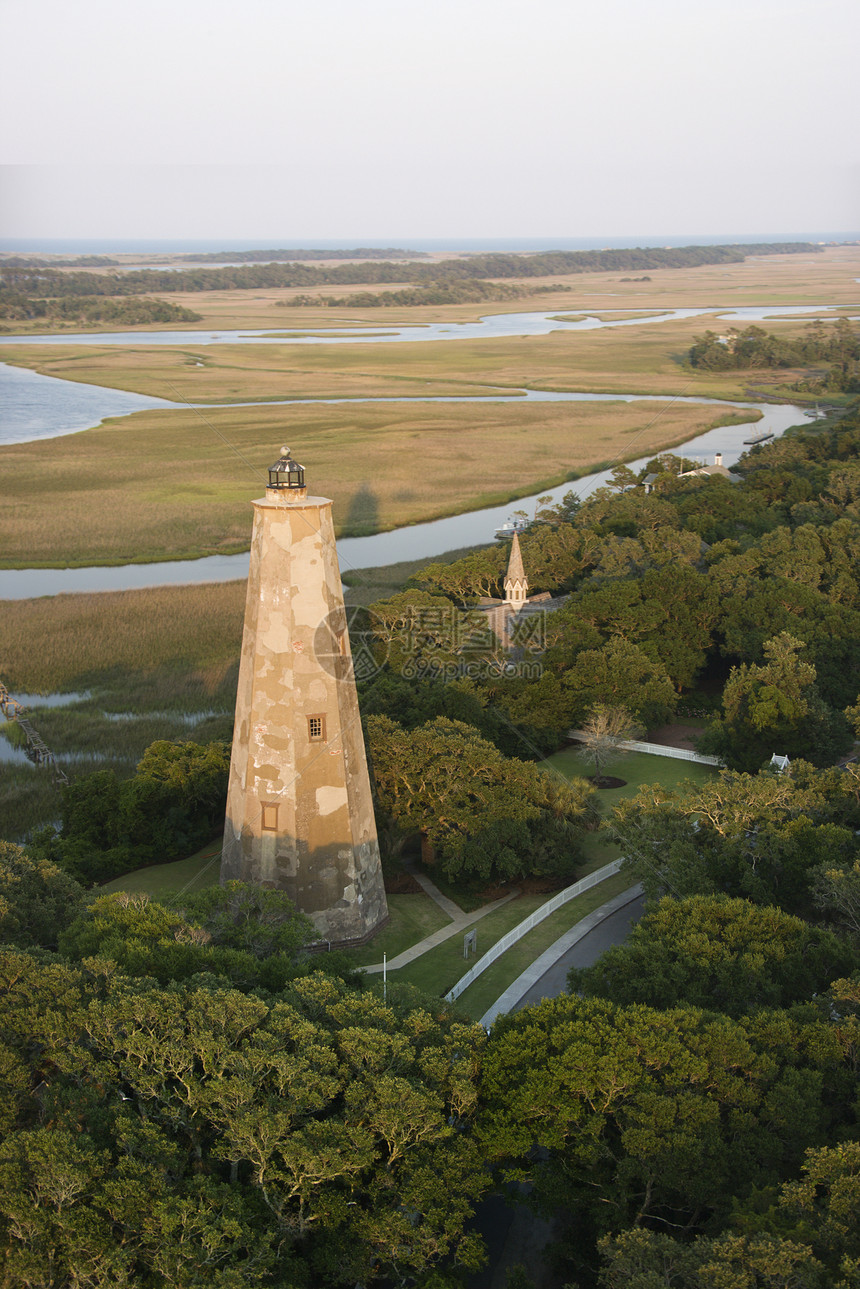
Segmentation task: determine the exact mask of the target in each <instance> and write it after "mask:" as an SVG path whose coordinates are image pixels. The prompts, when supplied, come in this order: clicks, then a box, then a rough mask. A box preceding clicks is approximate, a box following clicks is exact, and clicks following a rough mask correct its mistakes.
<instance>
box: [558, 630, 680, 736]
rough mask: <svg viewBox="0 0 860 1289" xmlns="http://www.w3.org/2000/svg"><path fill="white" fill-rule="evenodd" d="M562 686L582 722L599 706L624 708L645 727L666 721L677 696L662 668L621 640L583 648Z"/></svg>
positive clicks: (670, 714)
mask: <svg viewBox="0 0 860 1289" xmlns="http://www.w3.org/2000/svg"><path fill="white" fill-rule="evenodd" d="M562 683H563V687H564V690H565V691H566V693H567V695H568V699H569V701H570V703H571V706H572V708H573V710H572V711H571V719H572V721H573V722H574V723H576V722H577V721H581V720H582V718H583V717H584V715H585V713H586V712H588V711H589V710H590V709H591V708H593V707H594V706H595V705H596V704H598V703H605V704H606V705H607V706H611V707H623V708H625V709H626V710H627V711H628V712H630V714H631V716H632V717H633V718H635V719H636V720H637V721H640V722H641V723H642V724H643V725H644V726H646V728H652V729H653V728H655V727H656V726H658V725H662V724H664V722H665V721H667V720H669V719H670V717H671V716H672V713H673V712H674V710H675V707H676V704H677V696H676V694H675V691H674V689H673V686H672V682H671V680H670V679H669V677H668V675H667V674H666V670H665V668H664V667H663V666H662V665H661V664H660V663H659V662H655V661H654V660H653V659H652V658H649V657H648V655H647V654H646V653H645V652H644V651H643V650H642V649H641V648H639V647H638V646H637V645H635V644H631V643H630V642H629V641H627V640H623V639H620V638H616V639H612V640H610V641H609V643H608V644H605V645H604V646H603V647H602V648H600V649H585V650H583V652H582V653H580V654H579V656H578V657H577V659H576V662H575V663H574V665H573V666H572V667H571V669H570V671H568V672H566V673H565V675H564V677H563V682H562Z"/></svg>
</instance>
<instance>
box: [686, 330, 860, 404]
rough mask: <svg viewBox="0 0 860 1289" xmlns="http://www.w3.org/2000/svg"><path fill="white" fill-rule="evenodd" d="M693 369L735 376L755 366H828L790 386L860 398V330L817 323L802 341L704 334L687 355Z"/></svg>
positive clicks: (754, 333) (758, 334) (756, 334)
mask: <svg viewBox="0 0 860 1289" xmlns="http://www.w3.org/2000/svg"><path fill="white" fill-rule="evenodd" d="M689 359H690V364H691V366H693V367H701V368H704V369H705V370H706V371H736V370H748V369H751V368H756V367H807V366H810V365H811V364H813V363H830V364H831V367H830V369H829V371H827V372H822V373H821V374H816V375H815V376H811V377H807V378H804V379H803V380H800V381H798V382H797V383H796V384H795V385H793V386H792V388H793V389H798V390H805V391H807V392H813V393H815V392H818V391H822V392H823V391H824V390H836V391H842V392H843V393H849V394H853V393H860V330H855V328H854V327H852V326H851V323H850V322H849V320H848V319H847V318H838V319H837V320H836V321H835V322H834V323H833V325H832V326H831V327H827V326H825V324H824V323H823V322H822V321H821V320H820V319H818V320H817V321H816V322H811V323H809V325H808V326H807V327H805V328H804V333H803V334H802V335H800V336H795V337H792V338H791V339H788V338H786V337H784V336H775V335H773V334H772V333H770V332H768V331H765V330H763V328H762V327H754V326H753V327H747V328H746V329H745V330H744V331H736V330H735V329H734V328H732V329H731V330H730V331H729V332H728V333H727V334H726V335H725V336H718V335H716V333H715V332H713V331H706V332H705V334H704V335H703V336H697V337H696V339H695V343H694V344H693V346H692V348H691V349H690V351H689Z"/></svg>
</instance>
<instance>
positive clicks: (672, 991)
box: [568, 895, 854, 1017]
mask: <svg viewBox="0 0 860 1289" xmlns="http://www.w3.org/2000/svg"><path fill="white" fill-rule="evenodd" d="M853 963H854V955H853V954H852V953H851V951H850V950H849V949H848V948H847V947H846V946H845V945H844V944H842V943H841V942H840V941H839V940H838V939H837V938H836V937H835V936H834V935H831V934H830V933H829V932H827V931H823V930H820V929H819V928H817V927H811V926H809V924H808V923H806V922H804V921H802V919H800V918H797V917H792V916H791V915H789V914H788V913H784V912H782V911H781V910H780V909H777V908H772V907H770V908H768V907H760V906H756V905H754V904H750V903H749V902H748V901H747V900H738V899H728V898H726V897H725V896H704V895H696V896H691V897H689V898H687V899H683V900H676V899H663V900H661V901H660V903H659V904H658V905H657V906H656V907H655V908H653V909H649V911H648V912H647V913H646V914H645V916H644V917H643V918H642V919H641V921H640V922H639V923H638V924H637V925H636V926H635V927H634V928H633V930H632V931H631V933H630V936H629V938H628V939H627V940H626V941H625V943H624V944H622V945H616V946H615V947H613V948H611V949H607V951H606V952H605V953H603V954H602V955H601V956H600V958H599V959H598V961H597V962H596V963H595V964H594V966H592V967H586V968H578V969H577V968H574V969H573V970H572V971H571V972H570V973H569V975H568V986H569V988H570V990H571V992H575V993H581V994H585V995H586V996H589V997H591V996H597V997H601V998H608V999H610V1000H611V1001H612V1002H614V1003H618V1004H622V1005H631V1004H634V1003H645V1004H646V1005H647V1006H649V1007H675V1006H677V1005H678V1004H679V1003H684V1004H686V1005H688V1006H691V1007H701V1008H704V1009H706V1010H713V1011H720V1012H724V1013H725V1014H726V1015H728V1016H735V1017H738V1016H743V1015H745V1014H746V1013H748V1012H752V1011H755V1010H757V1009H758V1008H760V1007H787V1006H789V1005H790V1004H792V1003H795V1002H807V1001H809V999H811V998H812V996H813V995H814V994H816V993H821V992H824V991H825V990H826V989H827V987H828V985H829V984H830V982H831V981H832V980H835V979H836V977H837V976H839V975H840V974H841V973H842V972H845V971H849V970H850V969H851V967H852V965H853Z"/></svg>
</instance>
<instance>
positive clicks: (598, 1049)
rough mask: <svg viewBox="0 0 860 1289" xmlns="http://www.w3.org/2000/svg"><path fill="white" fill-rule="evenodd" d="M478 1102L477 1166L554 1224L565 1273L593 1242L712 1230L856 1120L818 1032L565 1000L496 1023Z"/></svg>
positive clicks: (849, 1079) (838, 1061) (837, 1053)
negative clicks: (487, 1165) (483, 1160)
mask: <svg viewBox="0 0 860 1289" xmlns="http://www.w3.org/2000/svg"><path fill="white" fill-rule="evenodd" d="M481 1097H482V1104H483V1109H482V1112H481V1118H480V1121H479V1134H480V1137H481V1140H482V1141H483V1144H484V1148H485V1150H486V1152H487V1157H488V1159H489V1161H490V1162H491V1163H493V1164H494V1165H495V1166H496V1167H497V1168H498V1169H500V1172H501V1175H502V1176H503V1177H507V1178H516V1179H519V1180H528V1181H530V1182H531V1183H532V1185H533V1187H534V1192H533V1193H534V1199H535V1202H536V1203H537V1205H538V1207H539V1208H540V1210H541V1211H542V1212H544V1213H547V1214H549V1213H554V1214H556V1215H557V1216H561V1215H562V1214H563V1215H564V1217H565V1220H566V1221H567V1222H568V1224H569V1225H568V1232H567V1238H566V1243H565V1249H566V1252H567V1255H568V1257H569V1258H570V1263H571V1270H572V1271H573V1272H574V1273H575V1272H576V1271H577V1270H578V1269H579V1267H583V1266H584V1267H585V1268H587V1267H589V1266H590V1265H593V1259H594V1247H593V1240H594V1239H595V1236H596V1235H599V1234H601V1233H605V1232H608V1231H616V1232H618V1231H621V1230H624V1229H625V1228H627V1227H629V1226H631V1225H648V1226H654V1227H656V1228H657V1229H661V1230H670V1231H674V1230H678V1229H680V1230H683V1231H685V1232H686V1233H688V1234H693V1233H696V1232H699V1231H702V1230H703V1229H704V1228H705V1227H706V1226H707V1225H710V1224H716V1225H717V1226H719V1225H720V1224H721V1223H724V1222H725V1221H726V1219H727V1218H728V1216H729V1214H730V1212H731V1209H732V1203H733V1200H734V1198H735V1197H739V1198H743V1197H745V1196H747V1195H749V1194H751V1193H752V1191H753V1190H754V1189H755V1188H756V1187H761V1186H764V1185H776V1184H778V1183H779V1181H781V1180H782V1179H783V1178H785V1177H787V1176H790V1175H791V1174H792V1172H793V1171H794V1170H795V1169H796V1168H797V1167H798V1165H799V1163H800V1160H801V1158H802V1152H803V1150H804V1148H806V1147H808V1146H816V1147H817V1146H820V1145H821V1144H823V1143H824V1141H825V1140H826V1135H827V1134H828V1133H829V1132H831V1131H834V1130H835V1126H836V1125H837V1124H839V1123H842V1124H845V1123H846V1122H847V1121H848V1120H850V1119H851V1118H852V1106H851V1102H852V1098H853V1076H852V1075H851V1073H850V1071H849V1068H848V1064H847V1062H846V1060H845V1057H844V1056H843V1053H842V1051H841V1048H840V1044H839V1041H838V1038H837V1035H836V1034H835V1033H834V1032H833V1030H832V1029H831V1027H830V1026H829V1025H828V1024H826V1023H820V1022H814V1023H813V1022H809V1023H803V1024H801V1023H798V1022H797V1021H794V1020H792V1019H790V1018H789V1016H788V1015H787V1014H786V1013H782V1012H762V1013H760V1014H759V1015H757V1016H755V1017H750V1018H746V1019H744V1020H740V1021H733V1020H730V1019H729V1018H728V1017H725V1016H718V1017H714V1016H711V1017H708V1016H707V1015H705V1014H703V1013H701V1012H699V1011H696V1010H694V1009H692V1008H679V1009H674V1010H667V1011H655V1010H653V1009H651V1008H648V1007H644V1006H641V1005H639V1006H634V1007H615V1006H614V1005H613V1004H612V1003H610V1002H607V1001H605V1000H602V999H581V998H575V997H572V996H570V995H563V996H561V997H559V998H555V999H552V1000H546V1001H544V1002H543V1003H541V1004H540V1005H539V1006H537V1007H530V1008H525V1009H523V1010H522V1011H520V1012H518V1013H516V1014H515V1015H513V1016H509V1017H506V1018H504V1020H502V1021H501V1022H499V1023H497V1025H496V1026H495V1028H494V1031H493V1035H492V1040H491V1043H490V1045H489V1047H488V1051H487V1057H486V1061H485V1064H484V1070H483V1074H482V1081H481Z"/></svg>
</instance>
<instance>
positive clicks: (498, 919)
mask: <svg viewBox="0 0 860 1289" xmlns="http://www.w3.org/2000/svg"><path fill="white" fill-rule="evenodd" d="M548 898H549V897H548V896H546V895H544V894H541V895H521V896H520V897H519V899H516V900H511V902H510V904H505V905H503V906H502V908H500V909H497V910H496V911H495V913H488V914H487V916H486V917H485V918H481V919H480V921H478V922H475V923H473V924H471V926H470V927H468V928H464V930H471V929H475V930H477V933H478V955H477V956H478V957H479V958H480V957H481V956H482V955H483V954H485V953H486V952H487V950H488V949H491V948H492V947H493V945H494V944H495V943H496V941H497V940H500V939H501V938H502V936H503V935H507V933H508V932H509V931H510V930H512V929H513V928H514V927H515V926H518V925H519V923H520V922H522V921H523V919H524V918H527V917H528V916H529V914H530V913H533V912H534V911H535V909H537V908H540V906H541V905H542V904H544V903H545V902H546V900H547V899H548ZM376 961H377V962H378V961H379V958H377V959H376ZM475 961H476V958H474V957H473V958H471V959H470V960H469V962H465V961H464V959H463V937H462V936H460V935H454V936H452V937H451V939H450V940H446V941H445V942H444V944H439V945H437V946H436V948H435V949H431V950H430V952H429V953H424V954H422V955H421V957H420V958H416V959H415V961H414V962H410V963H409V964H408V965H407V966H405V967H401V969H400V970H399V971H397V972H394V973H393V978H394V979H396V980H403V981H406V982H407V983H408V984H410V985H416V986H417V987H418V988H419V989H423V990H425V991H426V992H427V993H434V994H444V993H447V992H448V990H449V989H450V988H451V987H452V985H455V984H456V983H457V981H458V980H459V979H460V977H461V976H462V975H463V974H464V972H466V971H467V970H468V969H469V967H471V966H473V965H474V963H475Z"/></svg>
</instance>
